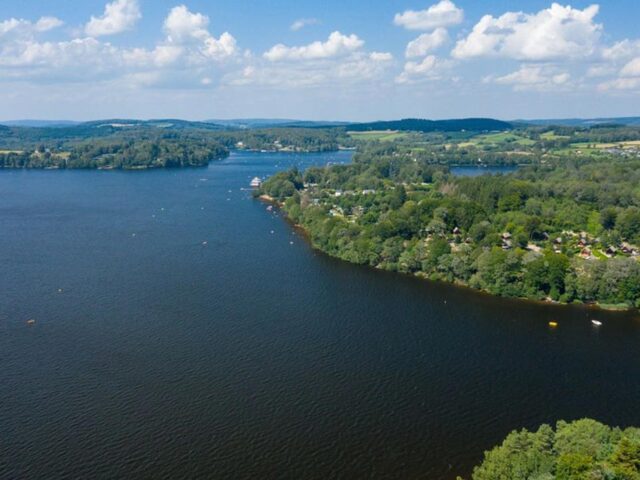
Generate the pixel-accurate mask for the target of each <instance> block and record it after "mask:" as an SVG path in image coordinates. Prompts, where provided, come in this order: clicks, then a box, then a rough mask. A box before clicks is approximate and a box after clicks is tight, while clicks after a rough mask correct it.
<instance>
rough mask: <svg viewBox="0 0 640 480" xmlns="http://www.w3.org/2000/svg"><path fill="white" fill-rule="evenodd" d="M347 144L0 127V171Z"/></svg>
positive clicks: (175, 163)
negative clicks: (233, 151)
mask: <svg viewBox="0 0 640 480" xmlns="http://www.w3.org/2000/svg"><path fill="white" fill-rule="evenodd" d="M352 145H353V141H352V140H351V138H349V137H348V136H346V134H345V132H344V130H341V129H310V128H264V129H256V130H250V129H246V130H233V129H231V130H225V129H216V128H213V126H209V128H205V126H204V125H202V124H199V123H195V124H193V123H187V122H185V123H176V124H168V123H160V124H159V123H152V124H149V123H141V124H126V123H107V124H102V123H90V124H81V125H78V126H72V127H48V128H30V127H5V126H0V168H33V169H67V168H68V169H75V168H83V169H142V168H177V167H202V166H206V165H207V164H208V163H209V162H210V161H214V160H219V159H222V158H225V157H227V156H228V155H229V153H230V152H231V151H232V150H250V151H280V152H324V151H335V150H338V149H339V148H341V147H348V146H352Z"/></svg>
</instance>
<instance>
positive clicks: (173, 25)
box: [156, 5, 237, 62]
mask: <svg viewBox="0 0 640 480" xmlns="http://www.w3.org/2000/svg"><path fill="white" fill-rule="evenodd" d="M208 27H209V17H207V16H206V15H202V14H201V13H193V12H191V11H189V9H188V8H187V7H185V6H184V5H180V6H177V7H174V8H172V9H171V11H170V12H169V15H167V18H166V19H165V21H164V31H165V33H166V35H167V39H166V42H165V44H164V45H163V47H169V48H168V49H167V48H165V49H164V50H160V51H158V54H159V55H161V56H164V57H166V54H167V52H168V51H169V50H170V51H171V56H175V53H176V52H177V51H178V49H181V50H185V49H189V50H190V53H191V59H192V61H196V62H197V61H198V58H197V57H198V56H200V57H202V58H204V59H212V60H223V59H225V58H228V57H231V56H233V55H234V54H235V53H236V52H237V43H236V39H235V38H234V37H233V36H232V35H231V34H230V33H229V32H224V33H223V34H222V35H220V38H215V37H214V36H213V35H212V34H211V33H210V32H209V29H208ZM156 50H157V49H156Z"/></svg>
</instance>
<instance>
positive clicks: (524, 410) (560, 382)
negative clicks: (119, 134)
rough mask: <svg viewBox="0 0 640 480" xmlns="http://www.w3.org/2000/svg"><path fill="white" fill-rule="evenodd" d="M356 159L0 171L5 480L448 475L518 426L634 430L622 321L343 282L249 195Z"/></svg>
mask: <svg viewBox="0 0 640 480" xmlns="http://www.w3.org/2000/svg"><path fill="white" fill-rule="evenodd" d="M349 157H350V153H349V152H346V153H338V154H321V155H294V154H251V153H243V154H234V155H232V156H231V157H230V158H228V159H226V160H224V161H221V162H217V163H212V164H211V165H210V166H209V168H205V169H185V170H162V171H145V172H98V171H0V265H2V268H1V269H0V287H1V294H0V366H1V367H2V368H0V399H1V400H0V478H3V479H4V478H6V479H16V478H29V479H51V478H167V479H169V478H171V479H173V478H233V479H241V478H292V479H300V478H309V479H326V478H345V479H353V478H384V479H394V478H397V479H406V478H428V479H453V478H455V476H456V474H467V473H468V472H469V471H470V468H471V466H472V465H473V464H474V463H476V462H478V461H479V460H480V459H481V457H482V452H483V450H485V449H487V448H490V447H491V446H492V445H494V444H496V443H497V442H499V441H501V440H502V438H503V437H504V436H505V435H506V434H507V433H508V432H509V431H510V430H512V429H514V428H521V427H529V428H532V427H535V426H537V425H538V424H539V423H542V422H553V421H555V420H557V419H558V418H564V419H575V418H580V417H584V416H589V417H595V418H598V419H600V420H602V421H605V422H608V423H611V424H616V425H622V426H625V425H640V410H639V409H638V404H639V403H640V381H639V380H638V379H639V378H640V323H639V321H638V319H637V318H636V316H635V314H614V313H601V312H597V313H595V312H593V311H589V310H587V309H581V308H565V307H558V306H546V305H537V304H532V303H526V302H519V301H510V300H501V299H496V298H492V297H489V296H485V295H480V294H477V293H474V292H472V291H469V290H464V289H456V288H452V287H450V286H447V285H444V284H432V283H428V282H424V281H420V280H417V279H414V278H410V277H406V276H401V275H395V274H392V273H388V272H378V271H374V270H371V269H368V268H361V267H357V266H354V265H350V264H347V263H343V262H340V261H337V260H334V259H331V258H328V257H326V256H324V255H322V254H319V253H317V252H314V251H313V250H312V249H311V248H309V246H308V245H307V244H306V243H305V242H304V241H302V240H301V239H300V238H299V236H298V235H296V233H295V232H294V231H293V230H292V229H291V227H290V226H289V225H288V224H287V223H286V222H285V221H283V219H282V218H281V217H280V216H279V214H278V213H277V212H275V213H271V212H268V211H267V210H266V206H265V205H264V204H262V203H260V202H257V201H254V200H252V199H251V197H250V193H249V192H248V191H246V190H242V188H244V187H246V186H247V185H248V183H249V181H250V180H251V178H252V177H254V176H256V175H258V176H265V175H270V174H272V173H273V172H275V171H277V170H280V169H284V168H288V167H290V166H292V165H298V166H299V167H300V168H304V167H305V166H306V165H309V164H317V165H320V164H324V163H327V162H346V161H348V160H349ZM203 242H206V243H203ZM59 289H61V290H62V291H59ZM594 316H597V318H599V319H600V320H602V321H603V322H604V325H603V326H602V327H601V328H600V329H596V328H594V327H592V325H591V323H590V319H591V318H594ZM31 318H32V319H35V320H36V323H35V325H33V326H28V325H27V323H26V321H27V320H28V319H31ZM552 319H553V320H556V321H558V322H559V328H557V329H556V330H554V331H551V330H549V328H548V326H547V323H548V322H549V321H550V320H552Z"/></svg>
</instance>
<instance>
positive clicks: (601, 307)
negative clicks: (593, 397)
mask: <svg viewBox="0 0 640 480" xmlns="http://www.w3.org/2000/svg"><path fill="white" fill-rule="evenodd" d="M256 198H257V199H258V200H260V201H262V202H264V203H269V204H272V205H275V206H277V207H278V208H280V209H282V212H283V213H284V215H283V218H284V219H285V220H286V221H287V223H288V224H289V225H290V226H291V227H293V228H294V229H295V230H297V231H298V232H299V233H302V234H303V235H302V236H303V237H304V238H305V240H306V241H307V242H308V244H309V246H310V247H311V248H312V249H313V250H315V251H317V252H320V253H322V254H323V255H326V256H327V257H329V258H333V259H336V260H339V261H341V262H344V263H348V264H351V265H356V266H359V267H365V268H369V269H371V270H375V271H380V272H387V273H392V274H397V275H403V276H405V277H410V278H416V279H418V280H421V281H424V282H426V283H429V282H433V283H440V284H445V285H450V286H452V287H456V288H462V289H465V290H469V291H471V292H474V293H476V294H479V295H485V296H490V297H493V298H502V299H505V300H512V301H518V302H527V303H533V304H536V305H545V306H560V307H582V308H586V309H588V310H596V311H603V312H608V313H634V312H636V313H637V312H638V311H639V310H638V309H637V308H635V307H629V306H622V305H609V304H602V303H597V302H593V303H566V302H560V301H558V300H537V299H533V298H526V297H508V296H504V295H495V294H493V293H491V292H488V291H486V290H481V289H478V288H473V287H471V286H469V285H467V284H465V283H462V282H455V281H454V282H449V281H446V280H433V279H431V278H428V277H427V276H426V275H425V274H424V273H423V272H417V273H405V272H398V271H395V270H389V269H386V268H379V267H375V266H372V265H365V264H359V263H354V262H349V261H348V260H344V259H342V258H340V257H337V256H335V255H331V254H330V253H328V252H326V251H324V250H322V249H321V248H318V247H317V246H316V245H315V244H314V243H313V240H312V239H311V235H310V234H309V232H308V231H307V229H306V228H304V226H303V225H300V224H298V223H294V222H293V221H291V219H290V218H289V216H288V215H287V212H286V211H285V210H284V209H283V207H284V202H280V201H278V200H276V199H275V198H273V197H271V196H269V195H266V194H261V195H259V196H257V197H256Z"/></svg>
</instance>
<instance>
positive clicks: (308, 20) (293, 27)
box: [289, 18, 320, 32]
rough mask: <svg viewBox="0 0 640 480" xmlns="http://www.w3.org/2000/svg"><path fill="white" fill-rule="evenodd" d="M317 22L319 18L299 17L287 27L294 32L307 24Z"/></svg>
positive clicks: (316, 23)
mask: <svg viewBox="0 0 640 480" xmlns="http://www.w3.org/2000/svg"><path fill="white" fill-rule="evenodd" d="M319 23H320V20H318V19H317V18H299V19H298V20H296V21H295V22H293V23H292V24H291V26H290V27H289V28H290V29H291V30H293V31H294V32H297V31H298V30H302V29H303V28H304V27H308V26H309V25H318V24H319Z"/></svg>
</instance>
